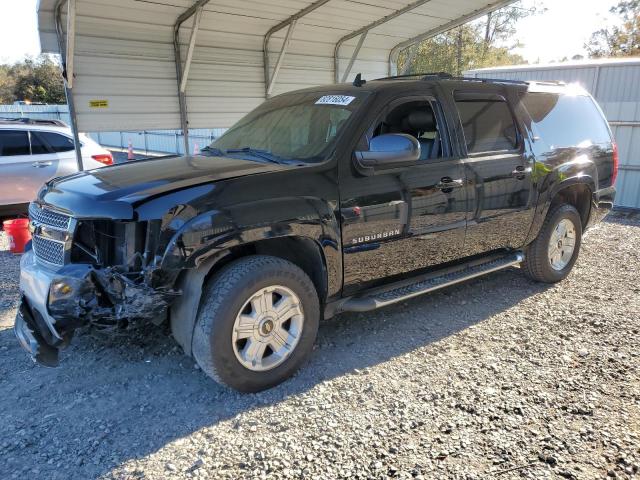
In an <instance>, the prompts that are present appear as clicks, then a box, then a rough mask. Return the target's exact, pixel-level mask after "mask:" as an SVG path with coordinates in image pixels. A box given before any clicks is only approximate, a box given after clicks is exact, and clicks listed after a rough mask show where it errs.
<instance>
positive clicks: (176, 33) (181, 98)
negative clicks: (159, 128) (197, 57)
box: [173, 0, 209, 155]
mask: <svg viewBox="0 0 640 480" xmlns="http://www.w3.org/2000/svg"><path fill="white" fill-rule="evenodd" d="M207 3H209V0H198V1H197V2H196V3H194V4H193V5H192V6H191V7H190V8H189V9H187V10H186V11H185V12H184V13H182V14H181V15H180V16H179V17H178V19H177V20H176V23H175V25H174V26H173V51H174V55H175V62H176V79H177V81H178V82H177V83H178V105H179V107H180V127H181V129H182V135H183V136H184V151H185V155H187V152H188V151H189V114H188V112H187V96H186V92H185V91H184V90H182V82H183V80H182V78H183V75H182V58H181V53H180V27H181V26H182V24H183V23H184V22H185V21H187V20H188V19H189V18H190V17H191V16H192V15H194V14H197V12H198V10H199V9H203V8H204V6H205V5H206V4H207ZM194 27H195V23H194ZM191 35H192V40H193V41H194V47H195V38H193V35H194V34H193V31H192V32H191ZM190 44H191V42H190ZM191 53H192V54H193V51H192V52H191ZM187 55H188V52H187ZM187 73H188V69H187ZM185 88H186V79H185ZM177 138H178V136H177V135H176V140H177Z"/></svg>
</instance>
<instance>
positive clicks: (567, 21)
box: [0, 0, 617, 63]
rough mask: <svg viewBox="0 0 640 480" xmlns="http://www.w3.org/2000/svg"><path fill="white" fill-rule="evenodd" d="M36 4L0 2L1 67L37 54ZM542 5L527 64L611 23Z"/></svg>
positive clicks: (570, 8) (572, 3)
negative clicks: (544, 8) (542, 11)
mask: <svg viewBox="0 0 640 480" xmlns="http://www.w3.org/2000/svg"><path fill="white" fill-rule="evenodd" d="M36 1H37V0H0V63H5V62H15V61H17V60H20V59H21V58H23V57H24V56H25V55H37V54H38V53H39V52H40V45H39V42H38V33H37V18H36V14H35V11H36ZM525 2H526V4H533V3H536V4H538V5H539V4H542V5H544V6H545V7H546V8H547V11H546V12H545V13H543V14H540V15H536V16H534V17H529V18H527V19H524V20H521V21H520V23H519V24H518V27H517V28H518V33H517V34H516V39H517V40H519V41H520V43H522V44H523V47H522V48H520V49H518V50H517V53H520V54H521V55H522V56H523V57H524V58H525V59H526V60H527V61H528V62H529V63H538V62H543V63H545V62H550V61H552V60H560V59H562V58H563V57H565V56H566V57H569V58H571V57H572V56H574V55H576V54H582V55H584V54H585V51H584V47H583V46H584V44H585V43H586V42H587V41H588V40H589V38H590V37H591V33H593V32H595V31H596V30H598V29H600V28H602V27H603V26H604V25H606V24H608V23H609V22H612V21H613V20H614V19H613V18H612V17H611V15H609V13H608V11H609V8H610V7H611V6H613V5H614V4H615V3H617V1H616V0H525Z"/></svg>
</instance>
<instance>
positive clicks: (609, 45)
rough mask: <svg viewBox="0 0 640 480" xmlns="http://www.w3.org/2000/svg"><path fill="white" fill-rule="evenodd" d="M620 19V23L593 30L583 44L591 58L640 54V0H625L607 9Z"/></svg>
mask: <svg viewBox="0 0 640 480" xmlns="http://www.w3.org/2000/svg"><path fill="white" fill-rule="evenodd" d="M609 11H610V12H611V13H613V14H615V15H617V16H618V17H620V19H621V20H622V22H621V24H620V25H613V26H609V27H605V28H603V29H601V30H598V31H597V32H595V33H594V34H593V35H592V36H591V39H590V40H589V42H588V43H587V44H586V45H585V48H586V49H587V52H588V53H589V56H590V57H591V58H601V57H634V56H638V55H640V0H625V1H621V2H619V3H618V4H617V5H616V6H614V7H612V8H611V9H610V10H609Z"/></svg>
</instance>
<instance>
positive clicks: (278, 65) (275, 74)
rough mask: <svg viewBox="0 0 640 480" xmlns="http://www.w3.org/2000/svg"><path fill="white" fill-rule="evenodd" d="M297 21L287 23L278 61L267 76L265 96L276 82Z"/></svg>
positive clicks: (267, 95) (268, 94)
mask: <svg viewBox="0 0 640 480" xmlns="http://www.w3.org/2000/svg"><path fill="white" fill-rule="evenodd" d="M297 23H298V20H297V19H296V20H293V21H292V22H291V23H290V24H289V28H288V29H287V35H286V36H285V37H284V43H283V44H282V50H280V55H278V61H277V62H276V66H275V68H274V69H273V73H272V74H271V77H270V78H269V81H268V83H267V91H266V97H267V98H269V96H270V95H271V92H272V91H273V87H274V86H275V84H276V79H277V78H278V73H279V72H280V68H281V67H282V62H283V61H284V56H285V55H286V53H287V49H288V48H289V43H291V37H292V36H293V31H294V29H295V28H296V24H297Z"/></svg>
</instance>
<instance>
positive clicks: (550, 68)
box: [465, 58, 640, 208]
mask: <svg viewBox="0 0 640 480" xmlns="http://www.w3.org/2000/svg"><path fill="white" fill-rule="evenodd" d="M465 75H468V76H472V77H479V78H502V79H506V80H540V81H545V80H559V81H563V82H566V83H579V84H581V85H582V86H583V87H584V88H585V89H587V91H589V92H590V93H591V94H592V95H593V96H594V98H595V99H596V100H597V101H598V103H599V104H600V106H601V107H602V110H603V112H604V114H605V116H606V117H607V120H608V121H609V123H610V124H611V126H612V131H613V135H614V137H615V139H616V142H617V144H618V148H619V150H620V174H619V176H618V181H617V183H616V187H617V189H618V196H617V198H616V205H619V206H623V207H630V208H640V88H638V85H640V58H629V59H617V58H616V59H604V60H603V59H598V60H591V61H581V62H567V63H556V64H547V65H518V66H509V67H497V68H485V69H480V70H470V71H468V72H465Z"/></svg>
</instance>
